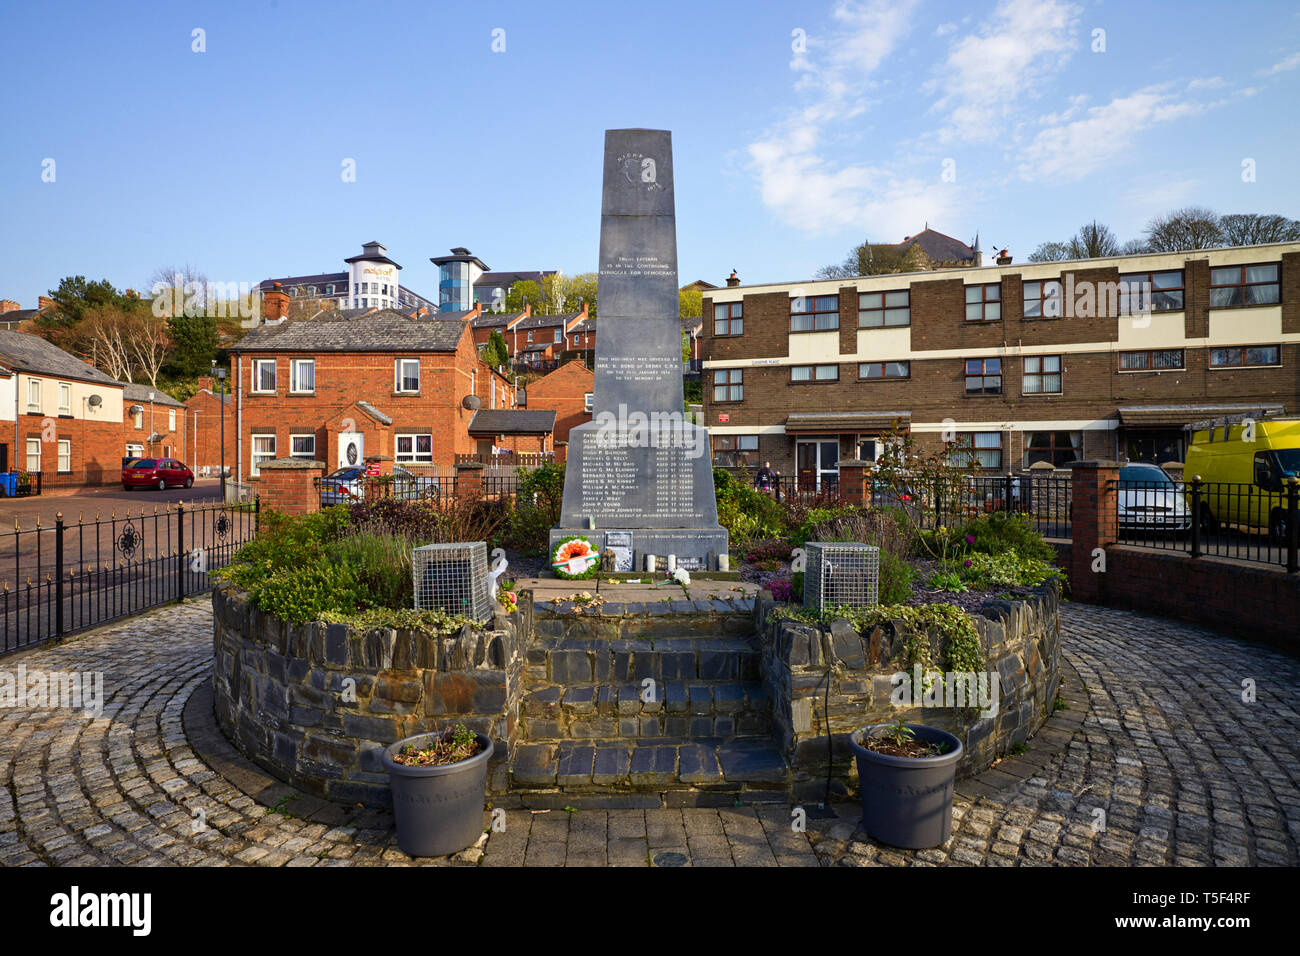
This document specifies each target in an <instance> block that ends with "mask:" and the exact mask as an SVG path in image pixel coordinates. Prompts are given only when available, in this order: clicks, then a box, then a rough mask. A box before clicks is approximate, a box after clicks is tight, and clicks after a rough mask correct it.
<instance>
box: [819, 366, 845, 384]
mask: <svg viewBox="0 0 1300 956" xmlns="http://www.w3.org/2000/svg"><path fill="white" fill-rule="evenodd" d="M817 377H818V378H820V379H823V380H827V379H831V380H833V379H837V378H839V377H840V367H839V366H838V365H818V366H817Z"/></svg>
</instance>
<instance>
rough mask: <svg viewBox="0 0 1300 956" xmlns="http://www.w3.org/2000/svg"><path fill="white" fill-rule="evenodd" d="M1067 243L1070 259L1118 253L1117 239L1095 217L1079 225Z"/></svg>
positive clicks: (1093, 257)
mask: <svg viewBox="0 0 1300 956" xmlns="http://www.w3.org/2000/svg"><path fill="white" fill-rule="evenodd" d="M1068 245H1069V246H1070V252H1071V253H1072V255H1071V256H1070V258H1072V259H1100V258H1103V257H1104V256H1114V255H1118V254H1119V240H1118V239H1116V238H1115V234H1114V233H1113V232H1111V231H1110V227H1109V226H1104V225H1102V224H1101V223H1099V222H1097V220H1096V219H1094V220H1093V221H1092V222H1089V223H1085V224H1084V225H1082V226H1080V227H1079V231H1078V232H1076V233H1075V234H1074V238H1073V239H1071V240H1070V242H1069V243H1068Z"/></svg>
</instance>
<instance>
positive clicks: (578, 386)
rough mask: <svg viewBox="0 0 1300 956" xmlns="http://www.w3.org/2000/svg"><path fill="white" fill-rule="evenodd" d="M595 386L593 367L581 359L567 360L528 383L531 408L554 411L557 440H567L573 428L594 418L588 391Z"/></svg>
mask: <svg viewBox="0 0 1300 956" xmlns="http://www.w3.org/2000/svg"><path fill="white" fill-rule="evenodd" d="M594 388H595V376H594V375H593V374H592V371H591V369H589V368H587V366H585V365H583V364H582V363H581V362H566V363H565V364H563V365H561V366H560V367H559V368H557V369H556V370H555V371H554V372H551V373H550V374H549V375H544V376H543V377H541V378H539V379H538V380H537V381H535V382H533V384H532V385H529V386H528V390H527V395H528V408H529V410H530V411H535V410H537V409H545V410H550V411H554V412H555V431H554V440H555V441H563V442H567V441H568V440H569V430H570V429H571V428H575V427H577V426H578V425H582V424H584V423H586V422H589V421H591V413H590V412H588V411H587V410H586V395H587V393H588V392H590V391H592V390H593V389H594Z"/></svg>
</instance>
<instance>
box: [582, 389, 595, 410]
mask: <svg viewBox="0 0 1300 956" xmlns="http://www.w3.org/2000/svg"><path fill="white" fill-rule="evenodd" d="M595 405H596V393H595V392H583V394H582V410H583V411H584V412H586V413H587V414H588V415H590V414H591V410H592V409H593V408H594V407H595Z"/></svg>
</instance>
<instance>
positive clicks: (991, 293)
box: [984, 285, 1002, 302]
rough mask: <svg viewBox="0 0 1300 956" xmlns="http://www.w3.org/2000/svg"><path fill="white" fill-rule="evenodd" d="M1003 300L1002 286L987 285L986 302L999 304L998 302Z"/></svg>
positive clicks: (985, 290)
mask: <svg viewBox="0 0 1300 956" xmlns="http://www.w3.org/2000/svg"><path fill="white" fill-rule="evenodd" d="M1001 298H1002V286H1000V285H986V286H985V287H984V301H985V302H997V301H998V300H999V299H1001Z"/></svg>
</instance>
